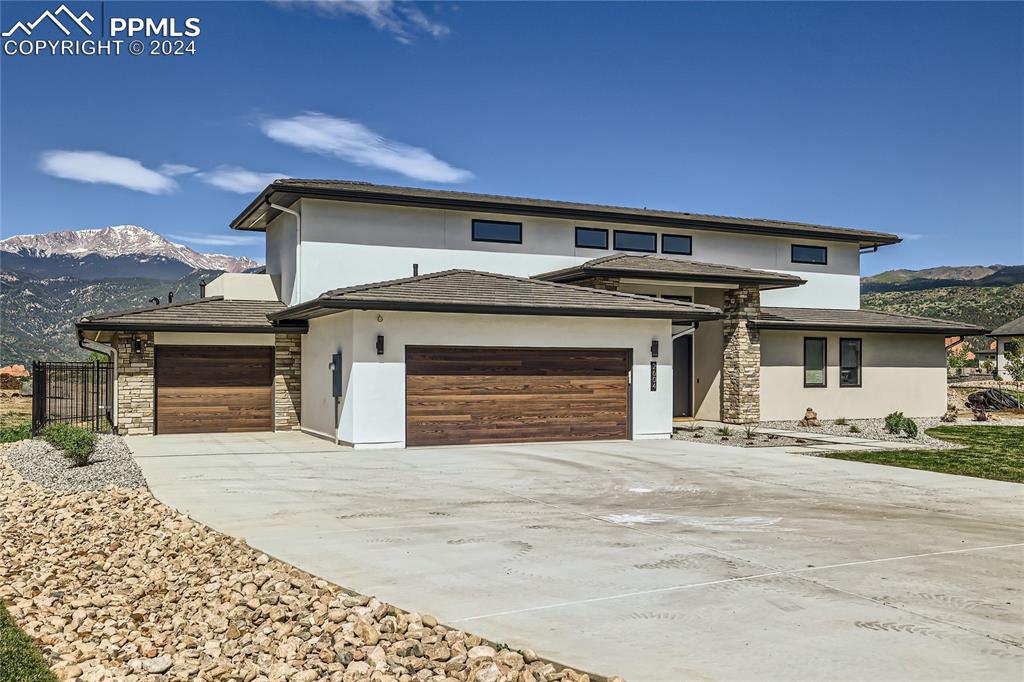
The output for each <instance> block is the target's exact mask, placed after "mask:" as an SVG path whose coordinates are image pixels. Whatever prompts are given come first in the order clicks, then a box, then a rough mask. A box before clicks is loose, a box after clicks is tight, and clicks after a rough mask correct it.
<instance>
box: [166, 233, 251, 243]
mask: <svg viewBox="0 0 1024 682" xmlns="http://www.w3.org/2000/svg"><path fill="white" fill-rule="evenodd" d="M167 236H168V237H170V238H171V239H177V240H179V241H183V242H188V243H189V244H199V245H200V246H251V245H259V244H262V243H263V237H262V236H256V235H250V234H237V235H236V234H225V235H208V234H196V233H180V234H168V235H167Z"/></svg>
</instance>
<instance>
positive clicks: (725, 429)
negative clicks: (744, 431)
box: [715, 426, 732, 438]
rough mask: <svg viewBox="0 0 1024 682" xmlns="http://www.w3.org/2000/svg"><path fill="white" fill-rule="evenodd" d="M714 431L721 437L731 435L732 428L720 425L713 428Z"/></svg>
mask: <svg viewBox="0 0 1024 682" xmlns="http://www.w3.org/2000/svg"><path fill="white" fill-rule="evenodd" d="M715 433H717V434H718V435H719V436H721V437H722V438H728V437H729V436H731V435H732V429H730V428H729V427H728V426H722V427H719V428H718V429H715Z"/></svg>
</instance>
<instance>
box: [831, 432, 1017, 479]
mask: <svg viewBox="0 0 1024 682" xmlns="http://www.w3.org/2000/svg"><path fill="white" fill-rule="evenodd" d="M925 433H927V434H928V435H929V436H931V437H933V438H941V439H942V440H945V441H949V442H950V443H956V444H958V445H962V446H964V447H963V448H962V449H959V450H888V451H884V452H827V453H823V456H824V457H831V458H832V459H846V460H851V461H854V462H870V463H872V464H885V465H888V466H898V467H907V468H909V469H925V470H927V471H938V472H940V473H944V474H958V475H960V476H974V477H976V478H991V479H994V480H997V481H1012V482H1014V483H1024V426H937V427H935V428H933V429H928V430H927V431H925Z"/></svg>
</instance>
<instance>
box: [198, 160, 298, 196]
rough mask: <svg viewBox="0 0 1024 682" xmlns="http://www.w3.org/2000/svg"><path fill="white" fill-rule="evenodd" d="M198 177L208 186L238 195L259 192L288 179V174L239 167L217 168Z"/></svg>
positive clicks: (203, 172)
mask: <svg viewBox="0 0 1024 682" xmlns="http://www.w3.org/2000/svg"><path fill="white" fill-rule="evenodd" d="M196 175H197V176H199V178H200V179H202V181H203V182H205V183H206V184H208V185H213V186H214V187H216V188H217V189H223V190H226V191H228V192H237V193H238V194H252V193H253V192H259V191H261V190H262V189H263V188H264V187H266V186H267V185H269V184H270V183H272V182H273V181H274V180H277V179H278V178H286V177H288V174H287V173H260V172H257V171H251V170H248V169H246V168H239V167H238V166H217V167H216V168H214V169H213V170H208V171H202V172H201V173H196Z"/></svg>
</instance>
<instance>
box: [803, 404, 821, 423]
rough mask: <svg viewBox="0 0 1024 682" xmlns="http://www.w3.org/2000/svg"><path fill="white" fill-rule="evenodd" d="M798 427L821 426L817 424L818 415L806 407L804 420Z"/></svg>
mask: <svg viewBox="0 0 1024 682" xmlns="http://www.w3.org/2000/svg"><path fill="white" fill-rule="evenodd" d="M800 426H821V424H819V423H818V413H817V412H815V411H814V410H812V409H811V408H809V407H808V408H807V412H805V413H804V418H803V419H801V420H800Z"/></svg>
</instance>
